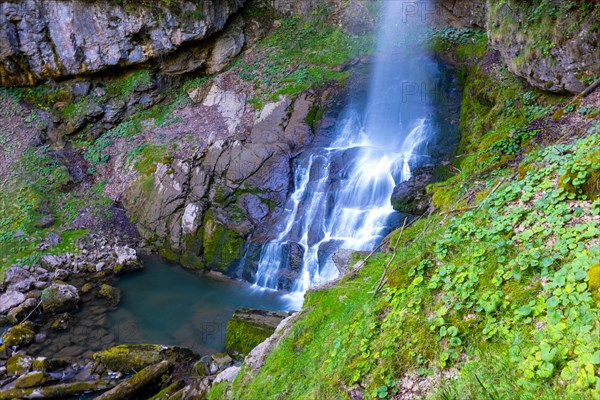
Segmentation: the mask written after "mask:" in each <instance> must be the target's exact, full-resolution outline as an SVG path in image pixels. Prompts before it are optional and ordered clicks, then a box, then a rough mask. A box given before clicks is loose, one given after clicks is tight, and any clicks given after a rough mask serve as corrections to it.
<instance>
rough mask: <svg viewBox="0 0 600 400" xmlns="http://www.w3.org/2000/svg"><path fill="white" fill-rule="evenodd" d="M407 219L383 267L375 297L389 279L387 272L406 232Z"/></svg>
mask: <svg viewBox="0 0 600 400" xmlns="http://www.w3.org/2000/svg"><path fill="white" fill-rule="evenodd" d="M407 219H408V218H404V222H403V223H402V229H400V233H399V234H398V238H397V239H396V244H395V245H394V249H393V252H392V257H391V258H390V259H389V260H388V261H387V262H386V263H385V266H384V267H383V274H382V275H381V278H380V279H379V283H377V288H375V293H373V297H375V296H376V295H377V293H379V291H380V290H381V289H382V288H383V286H384V285H385V282H386V281H387V279H386V276H387V272H388V270H389V269H390V265H392V262H394V259H395V258H396V255H397V254H398V244H399V243H400V238H402V233H404V228H405V227H406V221H407Z"/></svg>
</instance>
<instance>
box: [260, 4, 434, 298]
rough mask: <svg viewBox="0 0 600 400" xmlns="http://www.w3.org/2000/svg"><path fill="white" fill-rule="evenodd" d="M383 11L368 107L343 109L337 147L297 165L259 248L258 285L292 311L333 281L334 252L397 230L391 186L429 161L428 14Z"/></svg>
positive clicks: (423, 7)
mask: <svg viewBox="0 0 600 400" xmlns="http://www.w3.org/2000/svg"><path fill="white" fill-rule="evenodd" d="M409 5H410V7H409ZM382 7H384V10H383V15H385V17H384V18H383V21H382V27H381V29H380V32H379V40H378V49H377V53H376V56H375V57H374V63H373V67H372V71H371V82H370V86H369V93H368V98H367V99H366V105H363V106H359V105H357V104H356V103H350V104H348V106H347V108H346V110H345V111H344V112H343V113H342V118H341V119H340V121H339V123H338V126H337V129H336V135H335V136H336V137H335V140H333V141H332V143H331V144H329V145H328V146H327V147H318V148H313V149H310V150H308V151H305V152H304V154H302V155H301V156H299V157H298V160H297V167H296V170H295V176H294V188H295V190H294V192H293V193H292V195H291V196H290V198H289V201H288V203H287V205H286V208H285V210H284V212H283V216H282V220H281V224H280V231H279V232H278V233H277V236H276V237H275V238H274V239H273V240H272V241H270V242H269V243H267V244H265V245H264V246H263V247H262V250H261V254H260V260H259V263H258V271H257V274H256V285H257V286H259V287H262V288H269V289H277V290H282V289H283V290H287V291H289V292H290V294H291V297H292V298H293V299H295V304H293V307H296V308H297V307H298V306H300V305H301V303H302V298H303V294H304V292H306V291H307V290H308V289H309V288H310V287H312V286H314V285H317V284H320V283H323V282H326V281H329V280H331V279H334V278H336V277H337V276H338V274H339V272H338V270H337V268H336V266H335V265H334V263H333V261H332V255H333V253H334V252H335V251H337V250H338V249H342V248H343V249H352V250H371V249H373V248H374V247H375V246H376V245H377V244H378V243H379V242H380V241H381V240H382V238H383V237H384V236H385V235H386V234H387V233H389V232H390V230H391V229H393V227H394V226H397V220H398V218H397V215H396V212H395V211H394V209H393V208H392V205H391V201H390V197H391V195H392V192H393V190H394V187H395V186H396V185H397V184H398V183H400V182H402V181H404V180H407V179H409V178H410V176H411V171H413V170H414V168H415V167H416V166H419V165H422V164H425V163H427V162H428V161H429V157H430V155H429V153H428V144H429V142H430V139H431V137H432V135H434V134H435V129H434V124H433V123H432V114H433V113H432V97H433V91H431V90H428V88H430V87H432V85H431V82H434V81H435V77H436V74H437V69H436V64H435V63H434V62H432V61H431V60H430V59H429V58H428V56H427V52H426V49H425V48H424V45H423V44H421V43H419V39H421V38H424V37H425V35H424V32H423V30H424V29H425V28H426V23H425V22H426V21H425V20H426V17H425V16H426V14H427V12H428V7H431V6H430V5H429V3H428V2H426V1H415V2H404V1H387V2H384V4H383V5H382ZM415 39H416V40H415ZM394 217H396V218H394Z"/></svg>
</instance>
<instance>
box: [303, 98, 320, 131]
mask: <svg viewBox="0 0 600 400" xmlns="http://www.w3.org/2000/svg"><path fill="white" fill-rule="evenodd" d="M321 119H323V109H322V108H321V107H320V106H319V105H318V104H315V105H314V106H312V107H311V109H310V110H309V111H308V114H307V115H306V119H305V120H306V123H307V124H308V126H310V127H311V128H312V129H313V131H314V130H315V129H316V128H317V124H318V123H319V121H321Z"/></svg>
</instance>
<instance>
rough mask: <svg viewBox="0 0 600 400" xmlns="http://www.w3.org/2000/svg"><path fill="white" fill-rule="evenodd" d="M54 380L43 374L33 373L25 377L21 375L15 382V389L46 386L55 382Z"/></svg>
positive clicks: (39, 372)
mask: <svg viewBox="0 0 600 400" xmlns="http://www.w3.org/2000/svg"><path fill="white" fill-rule="evenodd" d="M55 381H56V379H55V378H53V377H52V376H50V375H48V374H47V373H45V372H41V371H34V372H30V373H28V374H26V375H21V376H20V377H18V378H17V380H16V381H15V387H17V388H32V387H36V386H46V385H48V384H50V383H52V382H55Z"/></svg>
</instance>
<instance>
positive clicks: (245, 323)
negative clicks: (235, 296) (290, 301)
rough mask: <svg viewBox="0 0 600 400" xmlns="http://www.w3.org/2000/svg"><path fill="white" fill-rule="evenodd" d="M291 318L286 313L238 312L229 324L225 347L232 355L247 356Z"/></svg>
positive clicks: (248, 310)
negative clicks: (283, 322) (281, 323)
mask: <svg viewBox="0 0 600 400" xmlns="http://www.w3.org/2000/svg"><path fill="white" fill-rule="evenodd" d="M288 316H289V314H288V313H285V312H273V311H266V310H253V309H240V310H237V311H236V312H235V313H234V314H233V317H231V319H230V320H229V322H228V324H227V333H226V336H225V346H226V348H227V351H228V352H229V353H231V354H235V353H239V354H242V355H246V354H248V353H250V351H251V350H252V349H253V348H254V347H256V346H257V345H258V344H260V343H261V342H263V341H264V340H265V339H267V338H268V337H269V336H271V335H272V334H273V333H274V332H275V329H276V328H277V326H278V325H279V323H280V322H281V321H282V320H283V319H285V318H287V317H288Z"/></svg>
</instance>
